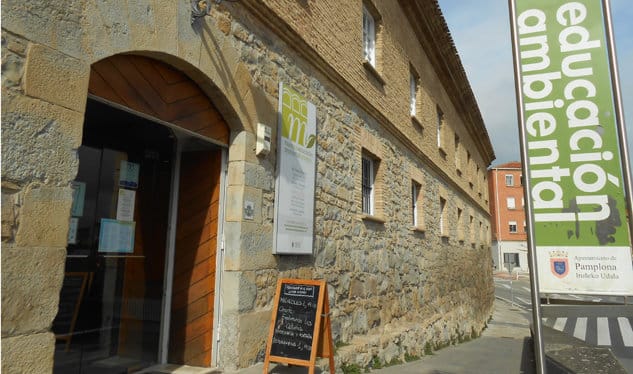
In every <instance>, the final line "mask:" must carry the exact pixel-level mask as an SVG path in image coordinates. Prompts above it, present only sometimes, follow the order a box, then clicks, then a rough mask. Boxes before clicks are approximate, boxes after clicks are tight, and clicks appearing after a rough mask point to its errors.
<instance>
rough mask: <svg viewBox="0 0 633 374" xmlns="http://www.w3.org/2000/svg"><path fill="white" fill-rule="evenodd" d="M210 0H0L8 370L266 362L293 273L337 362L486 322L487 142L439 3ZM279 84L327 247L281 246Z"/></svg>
mask: <svg viewBox="0 0 633 374" xmlns="http://www.w3.org/2000/svg"><path fill="white" fill-rule="evenodd" d="M199 3H200V2H198V1H194V2H191V1H185V0H178V1H160V0H150V1H147V2H139V1H126V2H103V1H91V0H73V1H58V0H54V1H49V2H46V4H45V5H42V6H36V4H30V3H25V2H23V1H14V0H3V2H2V10H3V11H2V56H3V57H2V59H3V61H2V66H3V71H2V140H3V141H2V371H3V372H5V371H6V372H7V373H11V372H17V373H46V372H52V371H54V370H55V371H59V372H82V371H81V370H105V371H106V372H108V371H109V372H117V370H128V371H133V370H140V369H142V368H146V367H150V366H154V365H158V366H161V365H162V366H161V367H163V368H169V367H170V366H168V365H170V364H173V365H182V364H186V365H191V366H201V367H221V368H225V369H229V370H232V369H237V368H243V367H248V366H251V365H254V364H256V363H257V362H261V361H262V360H263V358H264V351H265V345H266V339H267V334H268V326H269V323H270V319H271V308H272V302H273V296H274V292H275V286H276V282H277V279H278V278H280V277H287V278H303V279H324V280H326V281H327V284H328V294H329V304H330V307H331V309H332V314H331V319H332V329H333V338H334V341H335V343H336V345H337V346H338V347H339V348H338V349H337V351H336V365H337V368H339V369H340V367H341V365H350V364H355V365H358V366H359V367H368V366H370V365H371V364H372V362H374V363H375V362H382V363H385V362H393V361H394V360H404V358H405V357H413V356H421V355H423V354H424V353H425V347H440V346H443V345H446V344H450V343H451V342H455V341H457V340H460V339H462V338H464V337H465V336H471V335H478V334H479V333H480V332H481V331H482V329H484V328H485V325H486V321H487V320H488V318H489V317H490V315H491V308H492V302H493V286H492V277H491V271H492V267H491V265H490V264H491V262H492V261H491V251H490V224H491V223H490V213H489V201H488V199H489V197H488V188H487V187H488V182H487V180H486V179H487V177H486V168H487V167H488V165H489V164H490V163H491V161H492V160H493V159H494V152H493V150H492V146H491V144H490V140H489V138H488V135H487V132H486V129H485V126H484V124H483V120H482V118H481V115H480V113H479V109H478V107H477V104H476V102H475V99H474V96H473V94H472V92H471V89H470V86H469V84H468V81H467V79H466V76H465V73H464V71H463V68H462V66H461V63H460V61H459V58H458V57H457V53H456V50H455V48H454V46H453V44H452V40H451V38H450V34H449V32H448V28H447V26H446V23H445V21H444V20H443V17H442V14H441V11H440V9H439V6H438V4H437V3H436V2H435V1H425V2H421V1H420V2H411V1H406V0H401V1H389V2H385V1H374V2H372V1H361V0H357V1H344V2H341V1H337V0H325V1H308V0H300V1H295V0H264V1H250V0H243V1H236V2H233V1H224V2H221V3H220V4H217V3H216V2H213V1H207V2H206V3H207V5H208V9H209V10H210V11H209V12H208V13H209V14H208V15H206V16H202V17H193V16H192V8H196V7H197V6H198V5H199ZM364 31H365V33H364ZM368 35H369V36H368ZM280 82H283V84H284V85H287V86H289V87H291V88H292V89H293V90H295V91H296V92H298V93H300V94H301V95H302V96H303V97H305V98H306V99H307V100H308V101H310V102H311V103H313V104H314V105H315V108H316V124H317V137H316V173H315V180H316V182H315V193H314V219H313V230H314V237H313V254H312V255H274V254H273V249H272V247H273V231H274V229H275V220H274V217H275V207H276V204H277V203H276V202H275V192H276V191H275V188H276V183H275V182H276V176H277V175H278V170H277V155H278V149H277V145H278V141H277V136H278V134H277V126H278V125H277V124H278V102H279V83H280ZM258 124H263V125H266V126H268V127H270V128H271V129H272V144H271V151H270V153H268V154H259V155H258V154H256V142H257V126H258ZM366 163H367V165H371V167H370V168H364V165H365V164H366ZM365 203H367V204H365ZM166 365H167V366H166ZM81 368H83V369H81ZM86 368H90V369H86ZM165 370H167V369H165ZM88 372H90V371H88ZM94 372H96V371H94Z"/></svg>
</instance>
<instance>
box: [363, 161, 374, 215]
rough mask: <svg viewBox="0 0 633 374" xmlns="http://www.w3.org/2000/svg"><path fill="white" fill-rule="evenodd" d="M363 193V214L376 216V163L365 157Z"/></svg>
mask: <svg viewBox="0 0 633 374" xmlns="http://www.w3.org/2000/svg"><path fill="white" fill-rule="evenodd" d="M362 169H363V170H362V193H363V213H364V214H368V215H373V214H374V181H375V174H374V170H375V162H374V160H373V159H371V158H369V157H367V156H363V164H362Z"/></svg>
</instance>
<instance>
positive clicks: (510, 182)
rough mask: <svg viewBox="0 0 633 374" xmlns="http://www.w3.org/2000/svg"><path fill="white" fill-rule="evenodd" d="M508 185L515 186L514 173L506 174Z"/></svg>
mask: <svg viewBox="0 0 633 374" xmlns="http://www.w3.org/2000/svg"><path fill="white" fill-rule="evenodd" d="M506 186H508V187H512V186H514V175H512V174H506Z"/></svg>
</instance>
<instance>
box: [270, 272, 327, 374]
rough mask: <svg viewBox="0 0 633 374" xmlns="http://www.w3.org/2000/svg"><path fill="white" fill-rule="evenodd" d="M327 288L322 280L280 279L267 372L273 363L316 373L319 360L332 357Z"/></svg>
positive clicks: (272, 323)
mask: <svg viewBox="0 0 633 374" xmlns="http://www.w3.org/2000/svg"><path fill="white" fill-rule="evenodd" d="M329 309H330V308H329V303H328V298H327V286H326V283H325V281H322V280H306V279H287V278H286V279H280V280H279V281H278V282H277V292H276V293H275V300H274V306H273V311H272V321H271V324H270V331H269V336H268V344H267V348H266V359H265V361H264V372H265V373H267V372H268V366H269V364H270V362H279V363H287V364H293V365H297V366H307V367H308V368H309V373H313V372H314V365H315V362H316V357H317V356H319V357H329V358H330V372H331V373H334V350H333V346H332V329H331V325H330V316H329V311H330V310H329Z"/></svg>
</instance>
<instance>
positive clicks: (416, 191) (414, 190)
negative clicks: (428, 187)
mask: <svg viewBox="0 0 633 374" xmlns="http://www.w3.org/2000/svg"><path fill="white" fill-rule="evenodd" d="M419 198H420V184H419V183H417V182H415V181H413V182H412V183H411V215H412V217H413V222H412V223H413V227H420V226H421V221H422V220H421V219H420V218H421V217H420V216H419V212H418V208H419V207H418V200H419Z"/></svg>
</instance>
